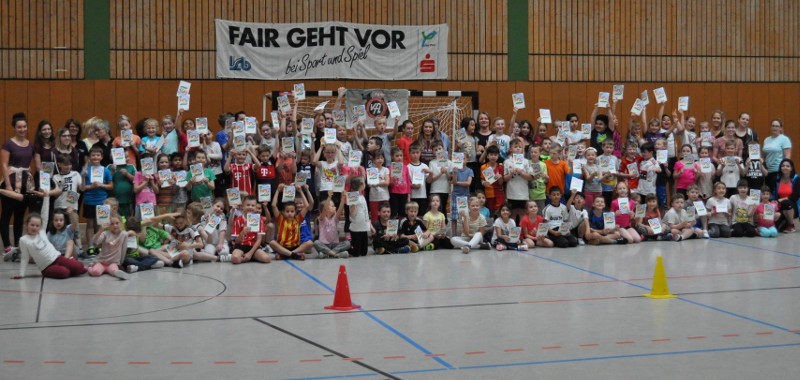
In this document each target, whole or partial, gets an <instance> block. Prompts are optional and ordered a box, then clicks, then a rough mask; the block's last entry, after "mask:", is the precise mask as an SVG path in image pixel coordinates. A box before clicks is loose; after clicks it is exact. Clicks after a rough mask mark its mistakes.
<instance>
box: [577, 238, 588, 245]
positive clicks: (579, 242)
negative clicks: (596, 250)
mask: <svg viewBox="0 0 800 380" xmlns="http://www.w3.org/2000/svg"><path fill="white" fill-rule="evenodd" d="M578 245H586V241H585V240H583V238H578Z"/></svg>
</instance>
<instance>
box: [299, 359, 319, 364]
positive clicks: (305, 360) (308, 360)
mask: <svg viewBox="0 0 800 380" xmlns="http://www.w3.org/2000/svg"><path fill="white" fill-rule="evenodd" d="M321 361H322V359H301V360H300V363H311V362H321Z"/></svg>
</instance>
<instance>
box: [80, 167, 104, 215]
mask: <svg viewBox="0 0 800 380" xmlns="http://www.w3.org/2000/svg"><path fill="white" fill-rule="evenodd" d="M109 182H111V171H110V170H108V169H106V168H103V184H107V183H109ZM83 183H85V184H86V186H89V185H91V184H92V167H91V166H87V167H86V175H85V176H84V177H83ZM106 198H108V192H106V189H103V188H102V187H96V188H94V189H87V190H86V192H85V193H83V204H86V205H90V206H97V205H101V204H103V201H104V200H106Z"/></svg>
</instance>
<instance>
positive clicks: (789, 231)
mask: <svg viewBox="0 0 800 380" xmlns="http://www.w3.org/2000/svg"><path fill="white" fill-rule="evenodd" d="M792 232H794V226H793V225H792V226H789V227H786V229H785V230H783V233H785V234H790V233H792Z"/></svg>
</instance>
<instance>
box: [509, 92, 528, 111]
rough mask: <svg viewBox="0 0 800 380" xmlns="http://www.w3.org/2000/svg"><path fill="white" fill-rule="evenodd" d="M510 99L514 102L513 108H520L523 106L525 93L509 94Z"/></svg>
mask: <svg viewBox="0 0 800 380" xmlns="http://www.w3.org/2000/svg"><path fill="white" fill-rule="evenodd" d="M511 100H512V101H513V102H514V108H516V109H518V110H521V109H524V108H525V94H523V93H521V92H520V93H518V94H511Z"/></svg>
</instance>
